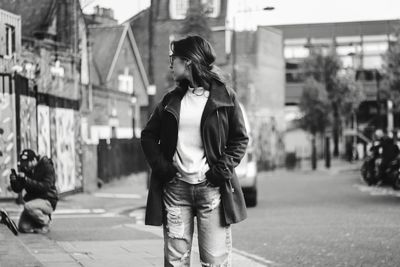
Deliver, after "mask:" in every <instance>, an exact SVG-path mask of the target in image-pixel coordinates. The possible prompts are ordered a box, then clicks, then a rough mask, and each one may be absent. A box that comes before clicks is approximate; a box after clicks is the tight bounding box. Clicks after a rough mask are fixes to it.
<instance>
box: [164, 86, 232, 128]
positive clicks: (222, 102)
mask: <svg viewBox="0 0 400 267" xmlns="http://www.w3.org/2000/svg"><path fill="white" fill-rule="evenodd" d="M187 90H188V89H187V88H184V87H179V86H178V87H176V88H175V89H174V90H172V91H171V92H170V94H171V97H170V98H169V99H168V101H167V103H166V105H165V109H166V110H168V111H170V112H172V113H173V114H174V115H175V116H176V118H177V120H178V121H179V113H180V109H181V100H182V98H183V96H184V95H185V94H186V92H187ZM230 94H231V93H230V92H228V89H227V88H226V86H225V85H224V84H223V83H221V82H218V81H213V83H212V84H211V89H210V96H209V98H208V100H207V103H206V106H205V108H204V112H203V116H202V122H203V121H204V120H205V118H206V117H207V116H208V115H209V114H210V113H211V112H212V111H214V110H216V109H218V108H220V107H226V106H227V107H229V106H233V105H234V103H233V100H232V96H231V95H230Z"/></svg>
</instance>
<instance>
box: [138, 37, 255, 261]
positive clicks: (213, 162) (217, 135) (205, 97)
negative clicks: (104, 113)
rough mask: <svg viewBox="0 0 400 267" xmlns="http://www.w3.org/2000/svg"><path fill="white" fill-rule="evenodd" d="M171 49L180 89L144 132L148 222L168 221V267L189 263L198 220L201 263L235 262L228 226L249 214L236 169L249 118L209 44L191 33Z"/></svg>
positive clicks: (166, 98) (157, 110) (160, 107)
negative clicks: (217, 65)
mask: <svg viewBox="0 0 400 267" xmlns="http://www.w3.org/2000/svg"><path fill="white" fill-rule="evenodd" d="M171 51H172V54H171V55H170V68H171V70H172V74H173V77H174V80H175V81H176V83H177V87H176V88H175V89H174V90H172V91H170V92H168V93H167V94H166V95H165V96H164V97H163V99H162V100H161V102H160V103H159V104H158V105H157V107H156V108H155V110H154V112H153V113H152V115H151V117H150V119H149V121H148V122H147V125H146V127H145V128H144V129H143V131H142V135H141V142H142V147H143V151H144V153H145V156H146V158H147V161H148V163H149V165H150V167H151V169H152V175H151V181H150V188H149V195H148V199H147V208H146V220H145V223H146V224H147V225H163V229H164V259H165V260H164V265H165V266H190V255H191V248H192V238H193V231H194V225H195V224H194V220H195V218H196V220H197V230H198V231H197V232H198V244H199V253H200V260H201V264H202V266H230V265H231V251H232V237H231V228H230V225H231V224H233V223H237V222H240V221H242V220H244V219H245V218H246V216H247V215H246V207H245V202H244V198H243V193H242V190H241V187H240V185H239V182H238V178H237V176H236V173H235V169H234V168H235V167H236V166H237V165H238V164H239V163H240V161H241V159H242V157H243V156H244V154H245V151H246V147H247V143H248V136H247V133H246V129H245V124H244V119H243V115H242V112H241V109H240V107H239V103H238V100H237V99H236V95H235V93H234V92H233V90H231V89H229V88H227V87H226V85H225V83H224V82H223V80H222V79H221V78H220V76H219V75H218V74H217V73H216V72H215V71H214V67H213V63H214V61H215V53H214V50H213V48H212V47H211V45H210V43H209V42H208V41H206V40H205V39H203V38H201V37H199V36H189V37H187V38H185V39H182V40H178V41H174V42H172V43H171Z"/></svg>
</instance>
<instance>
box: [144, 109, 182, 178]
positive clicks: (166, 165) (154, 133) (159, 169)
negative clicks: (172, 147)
mask: <svg viewBox="0 0 400 267" xmlns="http://www.w3.org/2000/svg"><path fill="white" fill-rule="evenodd" d="M162 108H163V106H162V104H161V102H160V103H159V104H158V105H157V107H156V109H155V110H154V112H153V113H152V114H151V116H150V119H149V121H148V122H147V124H146V126H145V127H144V129H143V130H142V133H141V145H142V149H143V152H144V155H145V157H146V160H147V162H148V163H149V165H150V168H151V169H152V171H153V173H155V174H156V175H157V176H158V177H162V179H163V180H166V181H167V180H170V179H172V178H173V176H175V174H176V173H177V172H178V170H177V168H176V167H175V166H174V165H173V164H172V163H171V162H169V161H167V160H166V159H165V157H164V155H163V154H162V152H161V148H160V132H161V111H162Z"/></svg>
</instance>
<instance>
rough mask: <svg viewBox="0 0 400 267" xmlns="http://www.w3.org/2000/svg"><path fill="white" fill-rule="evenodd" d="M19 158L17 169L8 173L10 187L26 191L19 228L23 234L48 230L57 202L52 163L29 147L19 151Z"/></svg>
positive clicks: (17, 191) (16, 190)
mask: <svg viewBox="0 0 400 267" xmlns="http://www.w3.org/2000/svg"><path fill="white" fill-rule="evenodd" d="M19 160H20V172H19V173H17V172H16V171H15V170H12V173H11V175H10V184H11V188H12V190H13V191H14V192H16V193H20V192H21V191H22V190H23V189H25V191H26V193H25V195H24V201H25V204H24V210H23V212H22V214H21V216H20V218H19V223H18V229H19V231H20V232H22V233H47V232H48V231H49V224H50V221H51V214H52V213H53V211H54V210H55V208H56V205H57V201H58V193H57V189H56V186H55V180H56V179H55V170H54V166H53V162H52V161H51V159H49V158H48V157H40V156H39V155H36V154H35V152H34V151H33V150H30V149H26V150H24V151H22V153H21V155H20V156H19Z"/></svg>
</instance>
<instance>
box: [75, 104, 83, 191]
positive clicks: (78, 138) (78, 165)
mask: <svg viewBox="0 0 400 267" xmlns="http://www.w3.org/2000/svg"><path fill="white" fill-rule="evenodd" d="M74 132H75V176H76V178H77V179H76V181H75V188H78V187H82V186H83V169H82V162H83V154H82V143H83V141H82V131H81V116H80V113H79V112H77V111H75V112H74Z"/></svg>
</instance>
